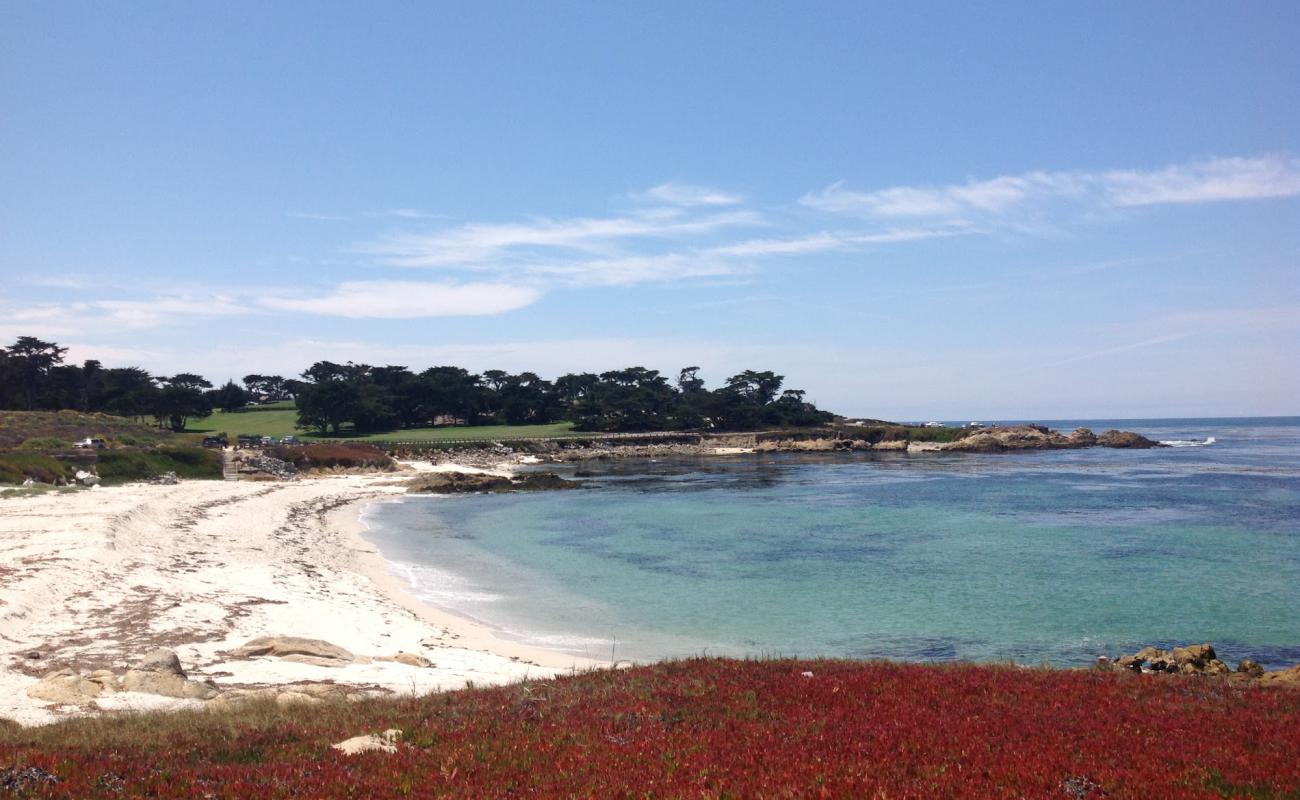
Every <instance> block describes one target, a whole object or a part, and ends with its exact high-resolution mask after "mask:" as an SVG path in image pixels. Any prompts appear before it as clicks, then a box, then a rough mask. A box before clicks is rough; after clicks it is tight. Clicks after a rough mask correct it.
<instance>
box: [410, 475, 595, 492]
mask: <svg viewBox="0 0 1300 800" xmlns="http://www.w3.org/2000/svg"><path fill="white" fill-rule="evenodd" d="M581 486H582V483H580V482H579V481H571V480H567V479H565V478H561V477H560V476H559V475H556V474H554V473H552V472H526V473H524V474H522V475H517V476H512V477H506V476H504V475H489V474H484V473H470V472H434V473H429V474H424V475H419V476H416V477H414V478H412V479H411V480H409V481H407V483H406V491H408V492H414V493H417V494H467V493H472V492H493V493H499V492H538V491H550V490H554V489H577V488H579V487H581Z"/></svg>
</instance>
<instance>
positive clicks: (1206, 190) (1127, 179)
mask: <svg viewBox="0 0 1300 800" xmlns="http://www.w3.org/2000/svg"><path fill="white" fill-rule="evenodd" d="M1295 195H1300V160H1297V159H1294V158H1287V157H1283V156H1261V157H1257V158H1217V159H1210V160H1207V161H1198V162H1191V163H1186V164H1175V165H1171V166H1168V167H1164V168H1163V169H1157V170H1111V171H1105V172H1027V173H1024V174H1021V175H1004V176H1000V177H996V178H992V179H989V180H980V181H970V182H967V183H962V184H949V185H946V186H892V187H889V188H885V189H878V190H875V191H866V192H863V191H855V190H851V189H847V188H845V186H844V184H843V183H842V182H841V183H835V184H832V185H831V186H828V187H827V188H825V189H822V190H820V191H816V192H809V193H808V194H805V195H804V196H803V197H801V198H800V199H799V203H800V204H801V205H803V206H806V207H808V208H814V209H818V210H820V211H827V212H831V213H836V214H846V215H850V216H856V217H863V218H894V219H896V218H904V217H905V218H914V219H942V220H948V221H972V220H979V221H991V220H998V219H1004V218H1007V217H1011V216H1015V215H1021V214H1025V213H1042V212H1045V211H1047V210H1048V209H1049V208H1050V207H1052V206H1053V205H1059V204H1064V205H1075V206H1085V207H1093V208H1111V209H1114V208H1125V207H1133V206H1147V205H1159V204H1170V203H1209V202H1216V201H1226V200H1255V199H1264V198H1274V197H1292V196H1295Z"/></svg>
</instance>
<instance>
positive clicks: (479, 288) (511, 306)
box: [260, 281, 541, 319]
mask: <svg viewBox="0 0 1300 800" xmlns="http://www.w3.org/2000/svg"><path fill="white" fill-rule="evenodd" d="M540 297H541V292H540V291H539V290H538V289H535V288H532V287H528V286H515V285H510V284H503V283H465V284H454V283H432V282H424V281H349V282H346V283H341V284H339V285H338V286H336V287H334V289H333V290H332V291H330V292H328V293H327V294H322V295H316V296H308V297H266V298H263V299H262V300H261V301H260V304H261V305H262V306H264V307H266V308H272V309H278V310H282V311H299V312H304V313H308V314H325V315H330V316H337V317H348V318H352V319H412V318H418V317H450V316H477V315H483V314H501V313H504V312H507V311H514V310H516V309H519V308H523V307H524V306H527V305H530V304H532V303H534V302H536V301H537V300H538V298H540Z"/></svg>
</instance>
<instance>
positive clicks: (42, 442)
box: [18, 436, 72, 450]
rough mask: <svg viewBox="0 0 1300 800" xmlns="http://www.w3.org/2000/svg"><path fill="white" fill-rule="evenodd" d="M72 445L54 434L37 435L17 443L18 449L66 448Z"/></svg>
mask: <svg viewBox="0 0 1300 800" xmlns="http://www.w3.org/2000/svg"><path fill="white" fill-rule="evenodd" d="M71 447H72V445H71V444H69V443H68V442H66V441H64V440H63V439H59V438H57V437H55V436H37V437H34V438H32V439H28V440H26V441H24V442H23V443H22V444H20V445H18V449H19V450H67V449H69V448H71Z"/></svg>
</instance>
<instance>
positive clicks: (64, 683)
mask: <svg viewBox="0 0 1300 800" xmlns="http://www.w3.org/2000/svg"><path fill="white" fill-rule="evenodd" d="M109 675H110V676H111V675H112V673H109ZM106 691H108V692H111V691H113V685H112V683H109V684H108V685H105V684H104V683H103V682H101V681H94V680H91V679H90V677H89V676H86V675H81V674H79V673H77V672H75V671H73V670H70V669H61V670H58V671H55V672H51V673H49V674H48V675H46V676H45V677H44V678H42V679H41V681H40V683H34V684H32V685H31V686H28V687H27V696H28V697H31V698H34V699H36V700H44V701H46V702H49V703H57V704H58V705H65V706H84V705H88V704H89V703H90V702H91V701H92V700H94V699H95V698H96V697H99V696H100V695H101V694H104V693H105V692H106Z"/></svg>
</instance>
